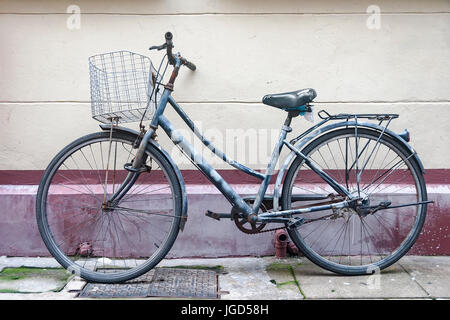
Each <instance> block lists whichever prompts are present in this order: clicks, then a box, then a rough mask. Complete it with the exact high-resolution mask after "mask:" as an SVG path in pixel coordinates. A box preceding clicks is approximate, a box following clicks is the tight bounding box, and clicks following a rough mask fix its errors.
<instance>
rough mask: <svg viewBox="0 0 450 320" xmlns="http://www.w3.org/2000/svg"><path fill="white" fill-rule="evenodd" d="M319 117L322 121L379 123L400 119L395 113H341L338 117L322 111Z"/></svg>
mask: <svg viewBox="0 0 450 320" xmlns="http://www.w3.org/2000/svg"><path fill="white" fill-rule="evenodd" d="M317 115H318V116H319V118H320V119H322V120H350V119H355V118H358V119H370V120H378V121H386V120H392V119H396V118H398V117H399V116H398V114H394V113H360V114H351V113H339V114H336V115H331V114H329V113H328V112H326V111H325V110H320V111H319V112H318V113H317Z"/></svg>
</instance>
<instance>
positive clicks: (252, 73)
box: [0, 0, 450, 170]
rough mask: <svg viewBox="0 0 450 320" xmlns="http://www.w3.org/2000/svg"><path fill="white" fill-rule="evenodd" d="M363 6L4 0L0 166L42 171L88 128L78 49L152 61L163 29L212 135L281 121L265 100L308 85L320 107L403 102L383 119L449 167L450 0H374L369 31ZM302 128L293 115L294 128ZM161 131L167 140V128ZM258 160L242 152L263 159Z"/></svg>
mask: <svg viewBox="0 0 450 320" xmlns="http://www.w3.org/2000/svg"><path fill="white" fill-rule="evenodd" d="M71 4H76V5H78V6H79V7H80V9H81V13H82V14H81V28H80V29H75V30H69V29H68V28H67V27H66V21H67V18H68V17H69V15H68V14H66V9H67V7H68V6H69V5H71ZM371 4H373V2H372V1H356V0H355V1H346V2H345V3H344V2H341V1H288V0H283V1H257V0H244V1H238V0H234V1H225V0H222V1H219V0H217V1H205V0H202V1H200V0H195V1H182V0H170V1H136V0H135V1H126V2H125V1H118V0H116V1H73V2H72V1H0V39H1V41H2V46H1V49H0V74H1V77H0V119H2V120H1V121H2V126H1V129H0V130H1V135H0V169H1V170H6V169H43V168H45V166H46V165H47V164H48V162H49V161H50V160H51V158H52V157H53V156H54V154H55V153H56V152H57V151H58V150H60V149H61V148H62V147H63V146H65V145H66V144H68V143H69V142H70V141H72V140H73V139H75V138H76V137H78V136H80V135H83V134H87V133H90V132H93V131H95V130H97V129H98V127H97V122H96V121H94V120H92V119H91V118H90V105H89V78H88V77H89V75H88V68H87V58H88V57H89V56H90V55H93V54H96V53H102V52H109V51H113V50H120V49H127V50H130V51H135V52H139V53H143V54H149V55H150V56H151V57H152V58H153V59H154V60H155V61H158V60H159V58H160V56H161V55H159V54H155V53H151V54H150V53H149V52H148V51H146V49H147V48H148V46H149V45H154V44H160V43H162V41H163V34H164V32H165V31H167V30H170V31H172V32H173V33H174V43H175V46H176V49H177V50H180V51H181V52H182V53H183V54H184V55H185V56H186V57H188V58H190V59H192V61H193V62H195V63H196V64H197V66H198V70H197V71H196V72H195V73H191V72H190V71H189V70H187V69H186V70H182V72H181V73H180V76H179V79H178V80H177V83H176V91H175V92H174V97H175V98H176V99H177V101H179V102H180V103H181V104H182V105H183V106H184V107H185V111H186V112H187V113H188V114H189V115H190V116H191V118H192V119H194V120H197V121H200V122H199V123H200V125H201V126H202V128H203V129H204V130H207V132H210V133H211V134H213V135H214V132H216V133H217V131H214V129H218V130H219V132H222V133H223V135H224V136H225V133H226V132H227V130H231V129H243V130H246V129H248V128H253V129H254V130H256V131H257V132H258V133H261V136H262V134H263V133H264V129H266V128H267V129H277V128H278V127H279V126H280V125H281V122H282V121H283V116H284V114H283V112H281V111H278V110H276V109H274V108H271V107H268V106H264V105H262V104H261V103H260V101H261V97H262V96H263V95H264V94H267V93H274V92H278V91H280V92H281V91H289V90H295V89H299V88H303V87H313V88H315V89H316V90H317V92H318V97H317V99H316V101H317V103H316V108H325V109H326V110H328V111H329V112H334V113H339V112H390V113H399V114H400V119H399V120H396V121H394V122H393V124H392V128H393V129H395V130H397V131H401V130H403V129H404V128H408V129H409V130H410V132H411V136H412V145H413V146H414V147H415V148H416V149H417V151H418V152H419V154H420V156H421V158H422V160H423V162H424V164H425V167H427V168H450V162H449V161H448V159H449V156H450V151H449V148H448V146H449V145H450V138H449V135H448V132H449V131H450V124H449V120H450V91H449V88H450V87H449V83H450V59H449V52H450V37H449V31H448V30H449V27H450V1H448V0H447V1H438V0H435V1H426V2H422V1H395V2H392V1H377V3H376V5H378V6H379V7H380V9H381V13H382V15H381V28H380V29H379V30H370V29H368V28H367V27H366V21H367V19H368V17H369V14H367V13H366V9H367V7H368V6H369V5H371ZM170 116H172V117H170ZM169 117H170V118H171V119H174V122H175V123H176V124H179V125H180V126H181V123H180V122H179V121H178V120H175V117H174V114H173V113H169ZM306 126H307V123H306V122H305V121H303V120H301V119H296V120H295V121H294V123H293V128H294V132H300V130H302V129H305V128H306ZM131 127H136V125H131ZM162 135H163V133H162V132H161V136H162ZM269 136H270V132H269ZM219 140H220V139H219ZM160 142H161V143H162V144H163V145H165V146H167V147H168V148H169V147H170V148H169V150H171V145H170V144H169V142H168V140H167V139H165V138H164V137H161V138H160ZM216 142H217V143H218V145H219V146H221V147H222V148H225V149H227V148H226V146H227V145H226V144H225V143H224V142H223V141H216ZM233 143H234V145H233ZM233 143H228V147H229V148H237V147H238V146H241V145H242V144H243V143H245V139H244V137H241V138H236V139H234V140H233ZM225 151H227V150H225ZM230 151H231V150H230ZM267 152H269V150H267ZM231 154H233V152H231ZM174 155H175V156H176V154H174ZM236 156H237V157H238V158H239V154H238V155H236ZM176 158H177V161H180V162H181V166H182V167H190V166H188V165H186V164H184V163H185V162H182V161H181V159H178V157H176ZM265 160H267V159H266V158H264V157H259V158H258V160H257V161H256V162H255V161H253V160H251V159H246V162H247V164H249V165H250V166H252V167H254V168H264V167H265V163H264V161H265ZM215 166H216V167H226V166H224V165H219V164H217V165H215Z"/></svg>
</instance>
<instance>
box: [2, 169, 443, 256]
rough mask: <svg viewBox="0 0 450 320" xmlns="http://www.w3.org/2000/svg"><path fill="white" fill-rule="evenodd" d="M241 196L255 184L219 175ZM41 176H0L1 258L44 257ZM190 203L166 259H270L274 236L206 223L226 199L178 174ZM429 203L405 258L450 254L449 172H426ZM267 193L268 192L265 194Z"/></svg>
mask: <svg viewBox="0 0 450 320" xmlns="http://www.w3.org/2000/svg"><path fill="white" fill-rule="evenodd" d="M220 173H221V174H223V175H224V176H225V177H226V178H227V179H229V180H231V182H232V183H233V187H235V189H236V190H237V191H238V192H239V193H240V194H242V195H250V194H255V193H256V191H257V188H258V185H256V184H254V183H255V180H254V179H251V178H250V179H248V178H246V176H244V177H245V178H243V177H241V176H240V175H239V174H237V173H236V171H221V172H220ZM41 174H42V172H36V171H15V172H13V171H8V172H1V171H0V182H1V184H0V217H1V219H0V239H1V241H0V255H6V256H48V255H49V253H48V251H47V249H46V248H45V246H44V244H43V242H42V240H41V237H40V235H39V232H38V229H37V225H36V219H35V211H34V210H35V209H34V205H35V194H36V191H37V184H38V180H39V178H40V176H41ZM183 175H185V176H186V177H187V178H186V180H187V181H186V182H187V193H188V201H189V210H188V221H187V223H186V227H185V230H184V232H180V234H179V236H178V239H177V241H176V242H175V245H174V247H173V248H172V250H171V252H170V254H169V256H168V257H172V258H175V257H224V256H260V255H274V254H275V248H274V239H273V237H274V236H273V232H269V233H263V234H258V235H247V234H244V233H242V232H240V231H239V230H238V229H237V228H236V227H235V225H234V223H233V222H232V221H231V220H224V221H220V222H219V221H216V220H213V219H210V218H207V217H205V215H204V214H205V211H206V209H210V210H212V211H215V212H229V211H230V205H229V204H228V202H227V201H226V200H225V198H224V197H223V196H222V195H221V194H220V193H219V192H218V191H217V190H216V189H215V188H214V187H213V186H212V185H211V184H209V183H208V182H207V181H204V178H203V177H202V176H198V175H196V174H194V173H193V172H191V171H188V172H183ZM426 177H427V187H428V193H429V198H430V200H434V201H435V204H434V205H430V206H429V210H428V215H427V219H426V223H425V227H424V229H423V231H422V234H421V235H420V238H419V240H418V241H417V242H416V244H415V245H414V247H413V248H412V250H411V251H410V252H409V254H416V255H449V254H450V235H449V230H450V178H449V177H450V170H428V171H427V175H426ZM269 192H270V190H269Z"/></svg>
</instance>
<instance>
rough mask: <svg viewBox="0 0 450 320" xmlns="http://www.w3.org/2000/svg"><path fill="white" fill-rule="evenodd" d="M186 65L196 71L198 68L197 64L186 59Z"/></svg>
mask: <svg viewBox="0 0 450 320" xmlns="http://www.w3.org/2000/svg"><path fill="white" fill-rule="evenodd" d="M184 65H185V66H186V67H188V69H191V70H192V71H195V70H196V69H197V67H196V66H195V64H193V63H192V62H190V61H187V60H184Z"/></svg>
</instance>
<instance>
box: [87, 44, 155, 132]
mask: <svg viewBox="0 0 450 320" xmlns="http://www.w3.org/2000/svg"><path fill="white" fill-rule="evenodd" d="M89 75H90V82H91V108H92V118H94V119H96V120H98V121H100V122H103V123H111V122H117V123H126V122H135V121H140V120H141V119H143V120H150V119H151V118H152V117H153V114H154V111H155V103H156V99H157V94H156V93H154V91H155V90H154V86H155V82H156V79H157V75H156V72H155V69H154V68H153V65H152V62H151V60H150V58H148V57H146V56H143V55H140V54H137V53H133V52H129V51H116V52H110V53H104V54H99V55H95V56H92V57H90V58H89Z"/></svg>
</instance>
